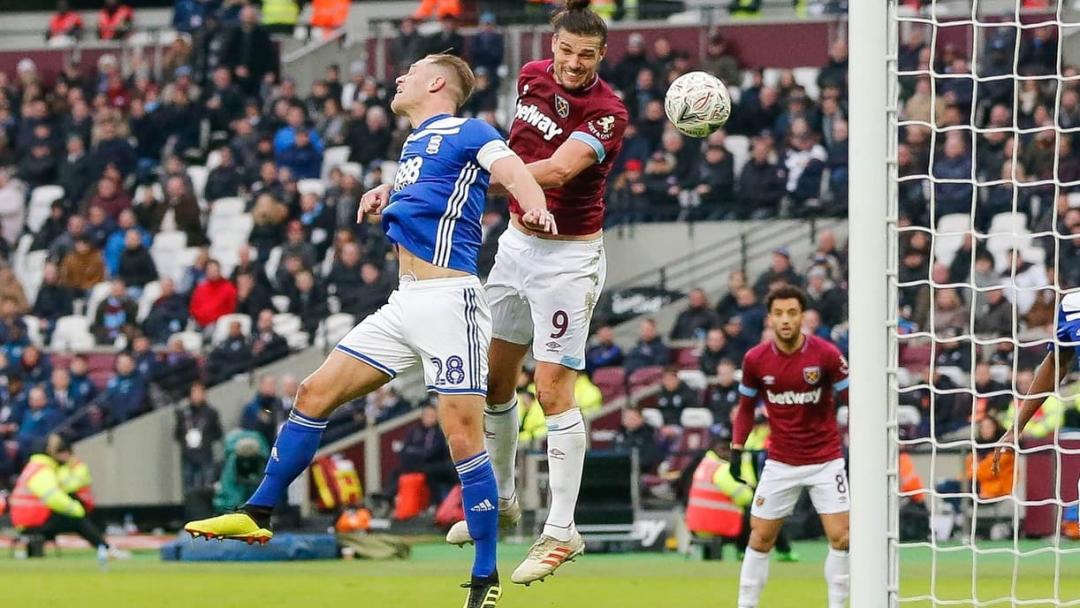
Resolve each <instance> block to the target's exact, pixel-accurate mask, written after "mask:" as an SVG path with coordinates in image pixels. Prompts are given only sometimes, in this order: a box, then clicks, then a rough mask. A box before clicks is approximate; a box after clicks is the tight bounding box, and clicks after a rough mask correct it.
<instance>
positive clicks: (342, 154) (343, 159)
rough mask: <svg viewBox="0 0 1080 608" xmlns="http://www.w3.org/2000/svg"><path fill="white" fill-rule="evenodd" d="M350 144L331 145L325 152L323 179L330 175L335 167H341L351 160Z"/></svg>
mask: <svg viewBox="0 0 1080 608" xmlns="http://www.w3.org/2000/svg"><path fill="white" fill-rule="evenodd" d="M351 151H352V150H351V149H350V148H349V146H331V147H329V148H327V149H326V151H325V152H323V164H322V175H321V177H322V178H323V180H326V179H327V178H328V177H329V176H330V171H331V170H333V168H334V167H339V166H341V165H344V164H345V163H347V162H349V153H350V152H351Z"/></svg>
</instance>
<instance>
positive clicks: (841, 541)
mask: <svg viewBox="0 0 1080 608" xmlns="http://www.w3.org/2000/svg"><path fill="white" fill-rule="evenodd" d="M829 546H830V547H832V548H833V549H836V550H837V551H847V550H848V531H847V530H844V531H842V532H840V533H838V534H836V536H835V537H833V538H830V539H829Z"/></svg>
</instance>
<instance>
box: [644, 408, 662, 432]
mask: <svg viewBox="0 0 1080 608" xmlns="http://www.w3.org/2000/svg"><path fill="white" fill-rule="evenodd" d="M641 417H642V418H644V419H645V424H648V425H649V426H651V427H653V428H657V429H658V428H660V427H662V426H664V415H663V414H661V413H660V410H658V409H656V408H655V407H647V408H645V409H643V410H641Z"/></svg>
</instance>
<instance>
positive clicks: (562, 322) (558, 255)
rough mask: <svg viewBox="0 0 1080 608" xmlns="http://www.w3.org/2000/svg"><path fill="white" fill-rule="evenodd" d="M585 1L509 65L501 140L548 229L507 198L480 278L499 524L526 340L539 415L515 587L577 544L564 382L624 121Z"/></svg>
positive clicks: (577, 413)
mask: <svg viewBox="0 0 1080 608" xmlns="http://www.w3.org/2000/svg"><path fill="white" fill-rule="evenodd" d="M588 5H589V2H588V0H570V1H568V2H567V5H566V7H565V8H564V9H563V10H561V11H559V12H558V13H556V14H555V16H554V17H553V18H552V25H553V26H554V30H555V33H554V36H553V37H552V39H551V50H552V52H553V53H554V58H553V59H551V60H546V61H534V62H531V63H527V64H525V65H524V66H523V67H522V68H521V73H520V75H519V76H518V83H517V92H518V102H517V111H516V114H515V117H514V122H513V124H512V125H511V128H510V148H511V149H513V150H514V151H515V152H517V154H518V155H519V156H521V158H522V159H523V160H524V161H525V162H527V163H528V168H529V172H530V173H532V175H533V177H535V178H536V181H537V182H538V183H539V184H540V186H541V187H543V188H544V190H545V194H546V195H547V201H548V208H549V209H551V212H552V213H553V214H554V215H555V219H556V220H557V221H558V223H559V231H560V234H559V235H558V236H554V235H550V234H543V233H538V232H536V231H534V230H531V229H529V227H528V226H526V225H525V224H524V222H522V219H521V218H522V216H521V214H522V212H523V209H522V206H521V201H519V200H517V198H516V197H512V198H511V201H510V211H511V214H512V218H511V227H510V228H509V229H507V230H506V232H504V233H503V235H502V237H500V238H499V250H498V254H497V255H496V257H495V267H494V268H493V269H492V271H491V274H490V276H489V277H488V281H487V286H486V291H487V296H488V300H489V301H490V303H491V317H492V336H493V338H494V339H493V340H492V342H491V351H490V356H489V359H490V361H491V372H490V374H489V379H488V389H489V390H488V396H487V404H488V405H487V412H486V415H485V420H484V426H485V437H486V442H485V443H486V446H487V450H488V453H489V454H491V460H492V464H493V465H494V467H495V477H496V479H498V484H499V523H500V526H502V527H504V528H505V527H512V526H513V525H515V524H516V523H517V521H518V519H520V517H521V509H520V507H519V506H518V499H517V493H516V489H515V485H514V456H515V454H516V452H517V436H518V413H517V397H516V394H515V389H516V385H517V377H518V372H519V371H520V370H521V363H522V360H523V359H524V357H525V355H526V353H527V352H528V351H529V343H530V342H531V343H532V354H533V358H535V359H536V361H537V363H536V390H537V393H538V394H537V398H538V399H539V401H540V405H541V406H542V407H543V410H544V414H545V416H546V417H547V428H548V438H547V446H548V475H549V480H550V487H551V501H550V510H549V512H548V517H547V521H546V522H545V524H544V530H543V533H542V534H541V535H540V538H539V539H538V540H537V541H536V542H535V543H534V544H533V546H532V548H531V549H530V550H529V554H528V556H527V557H526V559H525V560H524V561H523V562H522V563H521V565H520V566H518V568H517V569H516V570H514V573H513V575H512V576H511V580H512V581H513V582H515V583H521V584H529V583H531V582H533V581H536V580H540V579H543V578H544V577H546V576H548V575H550V574H552V573H553V572H554V571H555V569H556V568H558V567H559V566H561V565H562V564H564V563H566V562H567V561H570V560H573V559H574V558H576V557H577V556H579V555H581V554H582V553H583V552H584V549H585V544H584V542H583V541H582V538H581V535H580V534H579V533H578V532H577V530H576V528H575V527H574V508H575V507H576V505H577V498H578V491H579V489H580V487H581V470H582V466H583V464H584V460H585V449H586V437H585V421H584V420H583V419H582V416H581V410H579V409H578V408H577V406H576V404H575V403H574V382H575V381H576V380H577V375H578V372H579V371H580V370H582V369H584V367H585V345H586V341H587V340H588V337H589V322H590V318H591V316H592V311H593V306H594V305H595V304H596V301H597V299H598V298H599V297H600V291H601V289H602V288H603V286H604V275H605V272H606V262H605V259H604V245H603V240H602V238H601V237H602V228H603V224H604V188H605V185H606V182H607V175H608V172H609V171H610V170H611V165H612V162H613V161H614V160H615V157H616V156H617V155H618V153H619V149H620V147H621V146H622V135H623V131H624V129H625V128H626V121H627V113H626V109H625V108H624V107H623V104H622V101H620V100H619V98H618V97H617V96H616V95H615V92H614V91H612V89H611V87H609V86H608V84H607V83H605V82H604V81H603V80H601V79H600V78H599V77H598V76H597V73H596V71H597V68H598V66H599V65H600V62H601V61H602V60H603V58H604V54H605V52H606V51H607V26H605V25H604V21H603V19H601V18H600V17H598V16H597V15H596V13H594V12H592V11H591V10H589V8H588ZM496 180H498V178H496ZM469 533H470V528H469V524H468V522H462V523H459V524H457V525H455V526H454V527H453V528H452V529H451V530H450V532H449V534H447V542H450V543H453V544H463V543H466V542H469V540H470V534H469Z"/></svg>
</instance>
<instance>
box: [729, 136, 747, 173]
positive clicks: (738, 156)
mask: <svg viewBox="0 0 1080 608" xmlns="http://www.w3.org/2000/svg"><path fill="white" fill-rule="evenodd" d="M724 147H725V148H727V151H728V152H730V153H731V163H732V165H733V166H734V168H735V175H736V176H738V175H739V172H740V171H742V168H743V165H745V164H746V161H748V160H750V139H749V138H748V137H746V136H745V135H728V136H727V138H726V139H724Z"/></svg>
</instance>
